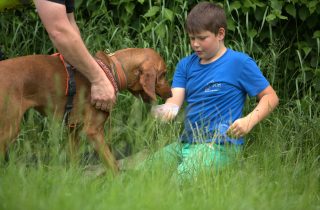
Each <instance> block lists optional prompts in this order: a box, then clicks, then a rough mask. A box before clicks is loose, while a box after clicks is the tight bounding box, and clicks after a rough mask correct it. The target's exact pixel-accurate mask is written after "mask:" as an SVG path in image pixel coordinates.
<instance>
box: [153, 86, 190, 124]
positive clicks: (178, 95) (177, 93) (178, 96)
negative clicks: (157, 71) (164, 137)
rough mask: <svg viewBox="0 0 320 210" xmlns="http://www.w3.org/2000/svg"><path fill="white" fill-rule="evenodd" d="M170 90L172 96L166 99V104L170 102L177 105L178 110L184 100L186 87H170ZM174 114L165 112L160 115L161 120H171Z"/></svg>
mask: <svg viewBox="0 0 320 210" xmlns="http://www.w3.org/2000/svg"><path fill="white" fill-rule="evenodd" d="M171 91H172V97H171V98H168V99H167V101H166V104H167V103H172V104H175V105H178V106H179V111H180V109H181V106H182V104H183V101H184V97H185V94H186V89H185V88H172V89H171ZM179 111H178V113H179ZM175 116H176V115H173V114H169V115H168V113H165V114H164V115H163V116H161V117H162V120H163V121H171V120H173V119H174V118H175ZM156 117H157V116H156Z"/></svg>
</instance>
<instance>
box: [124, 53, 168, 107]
mask: <svg viewBox="0 0 320 210" xmlns="http://www.w3.org/2000/svg"><path fill="white" fill-rule="evenodd" d="M147 50H148V51H149V52H148V53H147V54H148V55H149V56H150V57H151V58H149V59H147V60H146V61H145V62H142V63H141V65H140V66H139V69H138V70H135V72H134V74H135V75H139V83H137V84H135V85H134V86H133V88H132V89H131V88H128V90H129V91H130V92H131V93H132V94H133V95H134V96H135V97H137V98H138V97H139V95H140V96H141V98H142V100H143V101H144V102H145V103H148V104H151V103H153V102H157V98H156V94H157V95H158V96H160V97H161V98H163V99H167V98H170V97H172V92H171V88H170V85H169V84H168V82H167V80H166V74H167V67H166V65H165V63H164V61H163V59H162V58H161V57H160V55H158V54H157V53H156V52H155V51H154V50H151V49H147Z"/></svg>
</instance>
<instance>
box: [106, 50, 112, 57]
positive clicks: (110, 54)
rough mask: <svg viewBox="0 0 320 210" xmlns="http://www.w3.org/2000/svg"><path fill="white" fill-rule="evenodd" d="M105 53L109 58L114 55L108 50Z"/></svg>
mask: <svg viewBox="0 0 320 210" xmlns="http://www.w3.org/2000/svg"><path fill="white" fill-rule="evenodd" d="M106 53H107V54H108V55H109V56H110V57H111V56H114V54H113V53H111V52H110V50H109V49H106Z"/></svg>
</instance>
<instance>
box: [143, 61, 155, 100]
mask: <svg viewBox="0 0 320 210" xmlns="http://www.w3.org/2000/svg"><path fill="white" fill-rule="evenodd" d="M140 71H141V72H142V74H141V75H140V84H141V85H142V88H143V90H144V92H145V93H146V94H147V95H148V96H149V97H150V98H151V99H153V100H155V101H157V97H156V79H157V69H156V65H155V63H154V62H151V61H150V62H145V63H143V64H142V65H141V67H140Z"/></svg>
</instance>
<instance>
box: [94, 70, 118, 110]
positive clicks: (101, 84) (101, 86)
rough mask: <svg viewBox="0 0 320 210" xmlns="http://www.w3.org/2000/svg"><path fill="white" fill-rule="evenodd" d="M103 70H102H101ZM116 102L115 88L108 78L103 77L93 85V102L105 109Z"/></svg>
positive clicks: (108, 108)
mask: <svg viewBox="0 0 320 210" xmlns="http://www.w3.org/2000/svg"><path fill="white" fill-rule="evenodd" d="M101 71H102V70H101ZM115 103H116V95H115V91H114V88H113V86H112V84H111V82H110V81H109V79H108V78H106V77H102V78H101V80H100V81H98V82H94V83H92V85H91V104H92V105H94V106H95V107H96V108H97V109H101V110H103V111H106V110H110V109H111V108H112V107H113V106H114V104H115Z"/></svg>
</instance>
